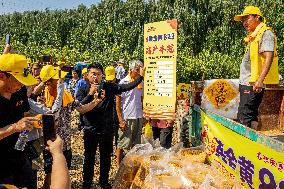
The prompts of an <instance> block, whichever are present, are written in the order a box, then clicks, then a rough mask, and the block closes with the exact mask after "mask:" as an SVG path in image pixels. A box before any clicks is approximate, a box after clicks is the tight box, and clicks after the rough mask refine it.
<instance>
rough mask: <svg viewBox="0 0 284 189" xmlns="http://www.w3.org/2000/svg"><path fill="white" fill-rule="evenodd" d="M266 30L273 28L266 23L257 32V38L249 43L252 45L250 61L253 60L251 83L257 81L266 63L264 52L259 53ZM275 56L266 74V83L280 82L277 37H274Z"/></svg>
mask: <svg viewBox="0 0 284 189" xmlns="http://www.w3.org/2000/svg"><path fill="white" fill-rule="evenodd" d="M266 30H271V28H269V27H267V26H266V25H265V24H264V25H263V26H262V28H261V29H260V30H259V32H258V33H257V35H256V37H255V39H254V40H253V41H251V42H250V43H249V45H250V62H251V76H250V81H249V82H251V83H255V82H256V81H257V79H258V78H259V76H260V74H261V71H262V68H263V66H264V64H265V58H264V56H263V55H262V54H260V53H259V43H260V40H261V38H262V35H263V33H264V32H265V31H266ZM271 31H272V30H271ZM274 43H275V44H274V57H273V62H272V64H271V67H270V70H269V72H268V74H267V75H266V77H265V79H264V81H263V83H264V84H279V70H278V53H277V39H276V36H275V37H274Z"/></svg>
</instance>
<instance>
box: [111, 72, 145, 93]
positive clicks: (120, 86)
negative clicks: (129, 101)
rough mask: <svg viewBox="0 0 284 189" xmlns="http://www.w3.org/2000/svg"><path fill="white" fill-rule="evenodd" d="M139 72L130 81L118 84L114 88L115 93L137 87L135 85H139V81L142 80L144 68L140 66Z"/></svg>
mask: <svg viewBox="0 0 284 189" xmlns="http://www.w3.org/2000/svg"><path fill="white" fill-rule="evenodd" d="M139 74H140V75H139V76H138V77H137V78H136V79H135V80H134V81H133V82H131V83H127V84H118V85H117V88H116V90H115V94H120V93H122V92H126V91H130V90H131V89H134V88H135V87H137V85H139V83H141V82H142V81H143V78H144V75H145V69H144V68H143V67H140V70H139Z"/></svg>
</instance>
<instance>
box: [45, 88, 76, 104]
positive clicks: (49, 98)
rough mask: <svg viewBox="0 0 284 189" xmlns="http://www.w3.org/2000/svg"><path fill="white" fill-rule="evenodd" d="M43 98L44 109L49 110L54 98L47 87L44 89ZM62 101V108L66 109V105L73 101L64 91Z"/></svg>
mask: <svg viewBox="0 0 284 189" xmlns="http://www.w3.org/2000/svg"><path fill="white" fill-rule="evenodd" d="M44 97H45V104H46V107H48V108H51V107H52V105H53V103H54V100H55V98H56V96H53V95H51V94H50V91H49V89H48V87H46V88H45V90H44ZM62 100H63V107H66V106H67V105H68V104H70V103H72V102H73V101H74V99H73V97H72V95H71V94H70V93H69V92H68V91H66V90H64V92H63V99H62Z"/></svg>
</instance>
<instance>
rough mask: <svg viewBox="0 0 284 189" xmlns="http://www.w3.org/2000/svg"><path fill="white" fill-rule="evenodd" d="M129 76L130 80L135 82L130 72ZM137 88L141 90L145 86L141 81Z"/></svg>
mask: <svg viewBox="0 0 284 189" xmlns="http://www.w3.org/2000/svg"><path fill="white" fill-rule="evenodd" d="M127 77H128V80H129V81H130V82H133V81H134V79H133V78H131V77H130V74H128V75H127ZM136 88H137V89H139V90H141V89H142V88H143V85H142V83H139V85H137V87H136Z"/></svg>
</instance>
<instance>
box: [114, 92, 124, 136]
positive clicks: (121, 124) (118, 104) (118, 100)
mask: <svg viewBox="0 0 284 189" xmlns="http://www.w3.org/2000/svg"><path fill="white" fill-rule="evenodd" d="M115 103H116V106H115V108H116V112H117V117H118V122H119V128H120V129H121V130H125V129H126V128H127V124H126V122H125V120H124V119H123V116H122V110H121V96H118V95H117V96H116V102H115Z"/></svg>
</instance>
